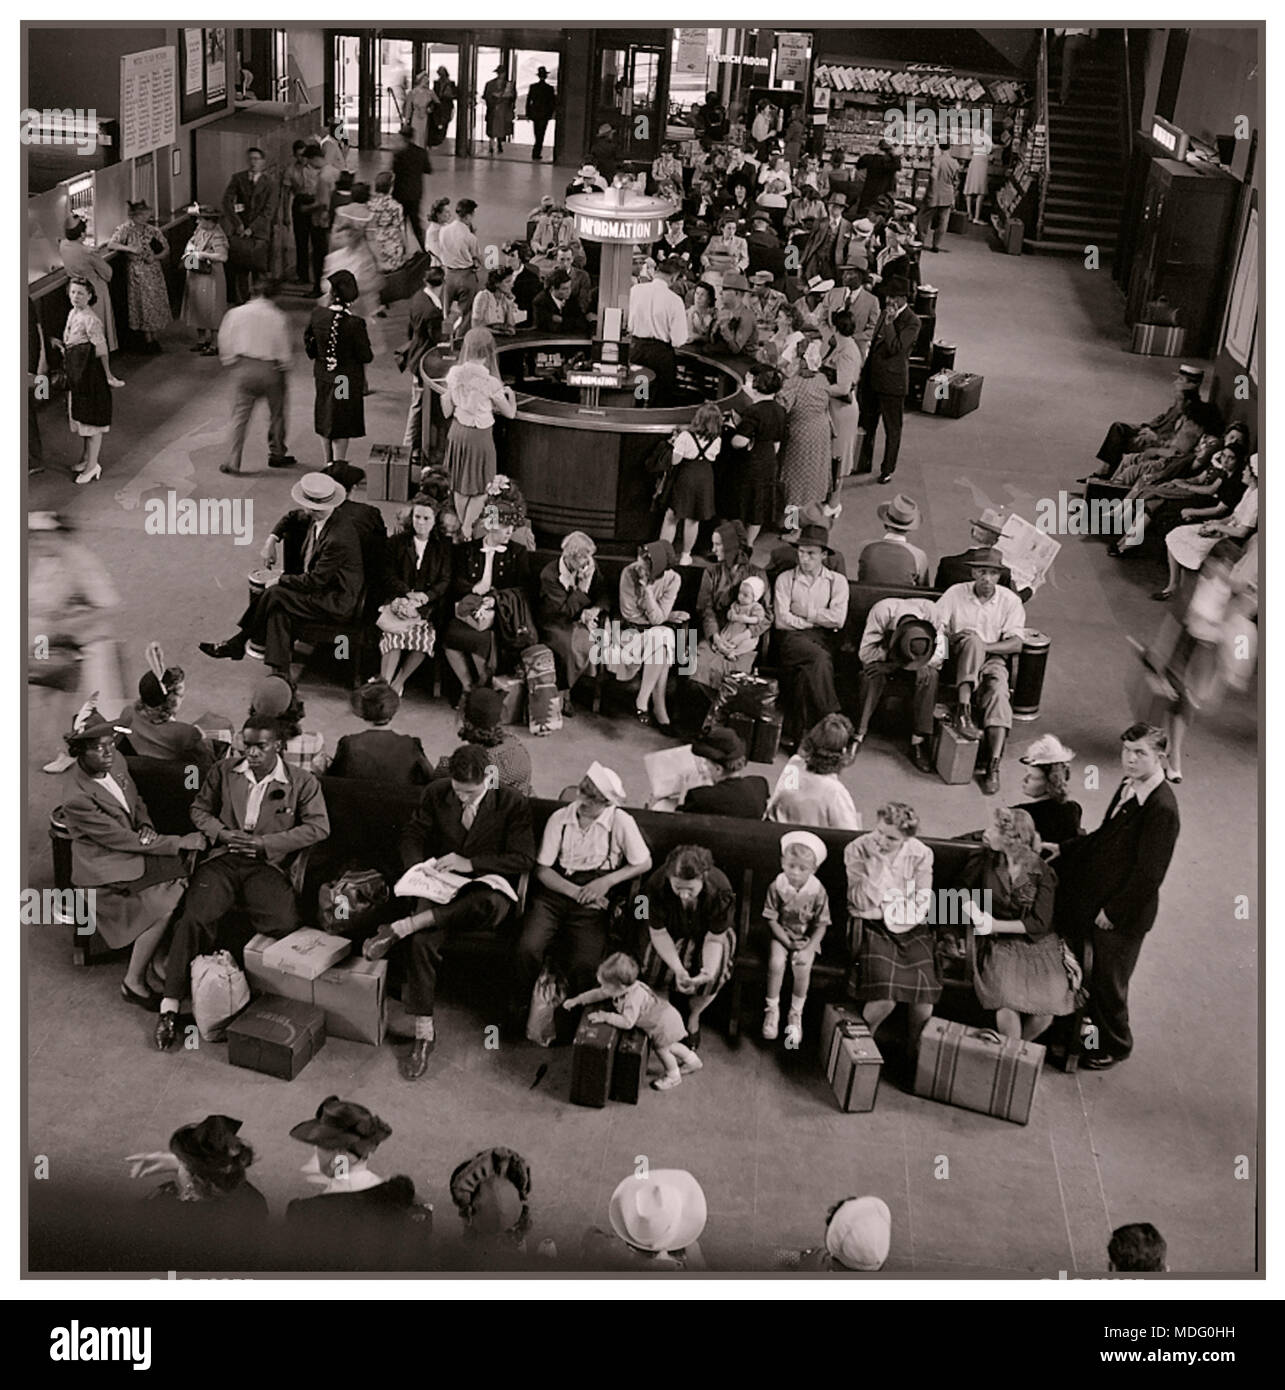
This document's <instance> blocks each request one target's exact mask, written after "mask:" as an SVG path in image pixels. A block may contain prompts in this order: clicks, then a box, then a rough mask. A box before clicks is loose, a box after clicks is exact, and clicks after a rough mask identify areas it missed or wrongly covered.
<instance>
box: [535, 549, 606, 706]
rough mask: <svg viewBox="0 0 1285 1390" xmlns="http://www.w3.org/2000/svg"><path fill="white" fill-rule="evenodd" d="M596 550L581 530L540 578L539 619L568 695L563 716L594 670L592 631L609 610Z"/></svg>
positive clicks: (604, 583)
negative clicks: (573, 694) (583, 679)
mask: <svg viewBox="0 0 1285 1390" xmlns="http://www.w3.org/2000/svg"><path fill="white" fill-rule="evenodd" d="M597 552H598V547H597V546H596V545H595V544H594V543H593V541H592V540H590V539H589V537H588V536H586V535H585V533H584V532H583V531H572V532H571V533H570V534H569V535H567V536H564V537H563V539H562V548H561V554H560V555H559V556H558V558H557V559H556V560H550V561H549V563H548V564H547V565H546V566H545V567H544V570H543V572H542V573H541V575H540V606H539V612H538V613H537V614H536V617H537V618H538V619H539V623H540V632H541V634H542V635H543V637H544V640H545V643H546V644H547V645H548V646H549V647H551V648H552V649H553V654H554V657H555V658H556V660H557V663H558V668H559V671H560V673H561V674H562V676H563V679H562V680H561V681H559V685H560V687H561V688H562V689H564V690H565V691H566V692H567V694H566V697H565V698H564V699H563V701H562V712H563V714H564V715H565V714H566V713H567V711H568V710H569V709H570V706H571V692H572V691H573V690H574V689H575V687H576V682H577V681H579V679H580V677H581V676H583V675H584V674H585V673H586V672H591V671H592V670H593V669H594V666H595V659H594V633H595V631H596V630H597V629H598V628H599V627H600V626H601V622H602V619H603V617H604V616H606V615H607V614H609V613H610V611H611V595H610V593H609V591H608V589H607V581H606V580H605V579H604V578H603V574H602V571H601V570H600V569H599V568H598V562H597V560H595V559H594V556H595V555H596V554H597Z"/></svg>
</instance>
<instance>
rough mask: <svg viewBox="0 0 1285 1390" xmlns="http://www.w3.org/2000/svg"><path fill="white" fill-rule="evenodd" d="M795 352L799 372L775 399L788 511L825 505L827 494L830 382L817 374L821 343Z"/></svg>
mask: <svg viewBox="0 0 1285 1390" xmlns="http://www.w3.org/2000/svg"><path fill="white" fill-rule="evenodd" d="M795 312H796V313H797V306H796V308H795ZM796 351H797V352H798V370H797V372H796V373H795V375H794V376H787V378H786V380H785V382H784V384H783V385H782V387H781V393H780V396H779V398H778V399H779V400H780V402H781V405H782V406H783V407H784V409H785V415H786V436H785V444H784V446H783V447H782V449H781V482H782V484H783V486H784V493H785V496H784V501H785V506H786V508H787V509H788V508H790V507H803V506H806V505H807V504H808V503H809V502H824V501H825V500H826V498H827V497H828V496H829V495H830V475H831V462H830V459H831V446H830V429H831V426H830V383H829V381H828V380H827V379H826V378H825V377H824V376H823V375H822V374H821V371H820V367H821V356H822V349H821V344H820V343H819V342H813V343H810V344H809V345H808V346H807V347H806V348H803V349H802V350H801V351H799V349H797V348H796Z"/></svg>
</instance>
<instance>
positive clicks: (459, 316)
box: [438, 198, 482, 336]
mask: <svg viewBox="0 0 1285 1390" xmlns="http://www.w3.org/2000/svg"><path fill="white" fill-rule="evenodd" d="M476 217H477V204H476V203H475V202H474V201H473V199H472V198H461V199H460V200H459V202H458V203H456V204H455V221H454V222H448V223H447V224H446V226H444V227H443V228H442V236H441V240H440V242H439V243H438V246H439V250H440V253H441V257H442V265H443V267H444V268H445V270H446V284H445V286H444V290H443V302H444V304H445V306H446V325H447V329H448V331H450V333H451V334H452V336H453V335H454V331H455V327H456V326H457V325H466V324H467V323H468V322H469V319H470V317H471V315H472V312H473V296H474V295H475V294H477V291H478V278H477V273H478V271H479V270H481V268H482V248H481V246H480V245H479V244H478V240H477V233H476V231H475V218H476Z"/></svg>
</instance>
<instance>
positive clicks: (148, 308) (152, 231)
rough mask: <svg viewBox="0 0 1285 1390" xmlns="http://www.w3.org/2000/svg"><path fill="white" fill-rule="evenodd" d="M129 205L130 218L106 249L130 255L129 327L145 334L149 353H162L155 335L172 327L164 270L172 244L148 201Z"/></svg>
mask: <svg viewBox="0 0 1285 1390" xmlns="http://www.w3.org/2000/svg"><path fill="white" fill-rule="evenodd" d="M127 207H128V211H129V220H128V221H126V222H122V223H121V224H120V226H119V227H117V228H116V230H115V231H114V232H113V233H112V235H111V240H110V241H109V242H108V243H107V245H106V246H104V247H103V250H104V252H108V251H123V252H124V253H125V255H126V256H127V257H128V278H127V281H126V284H127V287H128V290H129V326H130V327H131V328H132V329H133V330H134V331H135V332H136V333H141V334H142V335H143V339H144V341H145V343H146V344H147V347H146V351H147V352H160V350H161V345H160V343H158V342H157V341H156V335H157V334H158V333H160V332H163V331H164V330H165V329H166V328H168V327H169V325H170V318H171V315H170V296H169V291H168V290H167V289H166V288H165V274H164V272H163V271H162V270H161V261H162V260H163V259H164V257H165V256H166V255H167V254H168V251H169V247H168V245H167V243H166V241H165V238H164V237H163V236H162V235H161V230H160V228H159V227H158V226H157V225H156V223H155V222H153V221H152V209H151V206H150V205H149V204H148V203H147V202H146V201H144V200H141V199H140V200H139V201H138V202H136V203H129V204H127Z"/></svg>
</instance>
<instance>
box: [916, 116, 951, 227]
mask: <svg viewBox="0 0 1285 1390" xmlns="http://www.w3.org/2000/svg"><path fill="white" fill-rule="evenodd" d="M958 192H959V164H958V162H957V161H956V159H955V157H954V155H952V154H951V152H950V141H949V140H948V139H947V138H946V137H945V136H943V137H942V139H941V141H940V142H939V144H938V146H937V148H936V149H935V150H934V151H933V158H932V168H931V169H930V170H929V178H928V191H927V193H925V194H924V205H923V208H922V209H921V210H920V213H919V239H920V240H921V241H923V242H924V243H925V244H926V245H927V248H928V250H929V251H948V250H949V249H950V248H949V247H947V246H943V245H942V244H941V239H942V236H943V235H944V234H945V231H946V228H947V227H948V226H949V225H950V210H951V208H953V207H954V206H955V199H956V197H957V195H958Z"/></svg>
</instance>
